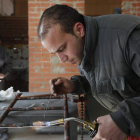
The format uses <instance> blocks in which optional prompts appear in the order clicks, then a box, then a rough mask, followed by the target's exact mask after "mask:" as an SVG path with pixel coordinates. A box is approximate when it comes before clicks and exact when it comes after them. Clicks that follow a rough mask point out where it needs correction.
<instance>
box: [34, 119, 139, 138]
mask: <svg viewBox="0 0 140 140" xmlns="http://www.w3.org/2000/svg"><path fill="white" fill-rule="evenodd" d="M66 121H77V122H79V123H81V124H83V125H84V128H85V129H87V130H88V131H89V133H88V134H89V136H90V137H91V138H93V137H94V136H95V135H96V134H97V132H98V126H99V125H98V123H97V121H95V120H94V121H93V122H92V123H90V122H87V121H84V120H81V119H78V118H75V117H70V118H65V119H58V120H54V121H50V122H45V124H44V125H45V126H53V125H57V124H63V123H64V122H66ZM36 125H37V124H36V122H34V123H33V126H36ZM127 140H140V138H137V137H133V136H128V137H127Z"/></svg>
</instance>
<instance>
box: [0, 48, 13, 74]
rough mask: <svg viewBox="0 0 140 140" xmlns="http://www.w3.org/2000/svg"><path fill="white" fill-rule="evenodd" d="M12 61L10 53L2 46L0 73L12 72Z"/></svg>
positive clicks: (0, 51) (0, 50) (0, 49)
mask: <svg viewBox="0 0 140 140" xmlns="http://www.w3.org/2000/svg"><path fill="white" fill-rule="evenodd" d="M11 67H12V62H11V59H10V57H9V55H8V53H7V52H6V51H5V50H4V48H3V47H2V46H0V73H3V74H4V75H7V74H9V73H10V72H11Z"/></svg>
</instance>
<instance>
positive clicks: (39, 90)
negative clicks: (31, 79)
mask: <svg viewBox="0 0 140 140" xmlns="http://www.w3.org/2000/svg"><path fill="white" fill-rule="evenodd" d="M36 92H50V89H49V88H37V89H36Z"/></svg>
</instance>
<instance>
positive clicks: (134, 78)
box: [38, 5, 140, 140]
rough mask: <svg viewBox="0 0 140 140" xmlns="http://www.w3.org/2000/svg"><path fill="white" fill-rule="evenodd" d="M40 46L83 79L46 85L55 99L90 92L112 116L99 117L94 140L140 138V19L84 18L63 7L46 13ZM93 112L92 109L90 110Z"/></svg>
mask: <svg viewBox="0 0 140 140" xmlns="http://www.w3.org/2000/svg"><path fill="white" fill-rule="evenodd" d="M38 36H39V38H40V40H41V43H42V45H43V46H44V47H45V48H46V49H47V50H48V51H49V52H50V53H56V54H57V56H58V57H59V59H60V60H61V61H62V62H63V63H64V62H70V63H72V64H76V65H78V68H79V71H80V73H81V76H73V77H71V80H68V79H66V78H62V77H58V78H54V79H52V80H51V81H50V90H51V92H52V93H53V94H54V95H58V94H67V93H74V94H80V93H86V94H88V93H92V95H93V97H94V98H95V99H96V100H97V101H98V102H99V103H100V104H101V105H103V106H104V107H105V108H107V109H108V110H110V111H112V113H111V114H109V115H106V116H101V117H98V118H97V122H98V123H99V128H98V133H97V134H96V136H95V137H94V138H93V139H92V140H103V139H106V140H112V139H113V140H125V139H126V137H127V136H128V135H131V136H137V137H140V113H139V110H140V97H139V96H140V18H139V17H137V16H132V15H106V16H99V17H88V16H83V15H81V14H79V13H78V12H77V11H76V10H74V9H73V8H71V7H68V6H66V5H54V6H52V7H50V8H48V9H46V10H45V11H44V13H43V15H42V17H41V19H40V22H39V25H38ZM94 111H95V110H94Z"/></svg>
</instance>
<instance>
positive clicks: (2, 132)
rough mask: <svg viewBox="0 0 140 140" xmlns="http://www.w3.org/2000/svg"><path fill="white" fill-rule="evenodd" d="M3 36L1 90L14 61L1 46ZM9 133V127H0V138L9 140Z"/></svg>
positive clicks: (0, 66)
mask: <svg viewBox="0 0 140 140" xmlns="http://www.w3.org/2000/svg"><path fill="white" fill-rule="evenodd" d="M1 41H2V36H1V35H0V90H5V81H4V78H5V77H6V76H7V75H8V74H9V73H10V71H11V66H12V62H11V59H10V58H9V55H8V54H7V52H6V51H5V50H4V48H3V47H2V46H1ZM8 139H9V134H8V129H7V128H0V140H8Z"/></svg>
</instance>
